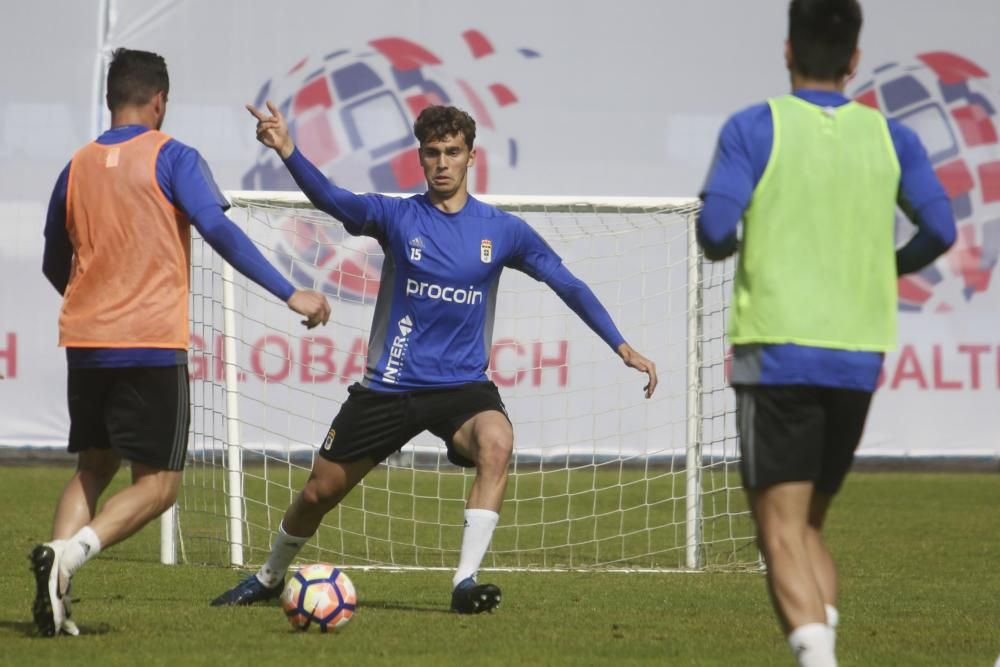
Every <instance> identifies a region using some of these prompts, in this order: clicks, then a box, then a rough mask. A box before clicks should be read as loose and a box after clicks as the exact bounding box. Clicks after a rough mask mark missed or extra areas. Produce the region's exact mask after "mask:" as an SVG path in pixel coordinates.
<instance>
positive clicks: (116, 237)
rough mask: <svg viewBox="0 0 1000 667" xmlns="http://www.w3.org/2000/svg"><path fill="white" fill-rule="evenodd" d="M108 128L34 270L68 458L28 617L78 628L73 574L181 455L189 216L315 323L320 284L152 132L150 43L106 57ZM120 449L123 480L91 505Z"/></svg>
mask: <svg viewBox="0 0 1000 667" xmlns="http://www.w3.org/2000/svg"><path fill="white" fill-rule="evenodd" d="M107 84H108V85H107V90H108V94H107V103H108V108H109V109H110V110H111V129H109V130H107V131H106V132H104V133H103V134H101V135H100V136H99V137H98V138H97V140H96V141H94V142H91V143H89V144H87V145H86V146H84V147H83V148H81V149H80V150H79V151H77V153H76V154H75V155H74V156H73V159H72V160H71V161H70V163H69V164H68V165H67V166H66V168H65V169H64V170H63V171H62V173H61V174H60V175H59V178H58V180H57V181H56V185H55V188H54V190H53V192H52V198H51V201H50V202H49V210H48V217H47V219H46V222H45V251H44V258H43V262H42V269H43V272H44V273H45V276H46V277H47V278H48V279H49V281H50V282H51V283H52V286H53V287H55V288H56V290H58V292H59V293H60V294H63V295H64V299H63V305H62V309H61V311H60V316H59V344H60V345H61V346H64V347H66V359H67V365H68V367H69V373H68V394H69V416H70V433H69V451H70V452H75V453H76V454H77V469H76V472H75V473H74V474H73V476H72V477H71V478H70V481H69V483H68V484H67V485H66V487H65V489H64V490H63V492H62V495H61V497H60V498H59V502H58V505H57V506H56V513H55V519H54V521H53V526H52V540H51V541H50V542H46V543H44V544H39V545H38V546H36V547H35V548H34V550H33V551H32V553H31V556H30V558H31V562H32V569H33V570H34V574H35V582H36V588H37V591H36V596H35V601H34V607H33V615H34V622H35V625H36V626H37V628H38V631H39V632H40V633H41V634H42V635H44V636H50V637H51V636H54V635H57V634H59V633H66V634H78V632H79V630H78V628H77V626H76V624H75V623H74V622H73V620H72V619H71V618H70V613H69V585H70V579H71V577H72V576H73V574H74V573H75V572H76V571H77V570H78V569H79V568H80V566H82V565H83V564H84V563H85V562H86V561H87V560H89V559H90V558H93V557H94V556H96V555H97V554H98V553H99V552H100V551H102V550H104V549H107V548H108V547H110V546H111V545H113V544H116V543H118V542H120V541H122V540H124V539H126V538H127V537H129V536H130V535H132V534H133V533H135V532H136V531H138V530H139V529H140V528H142V526H144V525H145V524H146V523H148V522H149V521H150V520H152V519H154V518H155V517H157V516H159V515H160V514H162V513H163V511H164V510H166V509H167V508H169V507H170V506H172V505H173V504H174V501H175V500H176V497H177V489H178V486H179V484H180V480H181V474H182V471H183V468H184V460H185V454H186V452H187V441H188V427H189V424H190V404H189V400H188V372H187V349H188V335H189V333H188V332H189V323H188V289H189V273H190V267H189V255H190V226H191V225H192V224H193V225H194V226H195V228H197V230H198V231H199V232H200V234H201V236H202V238H204V239H205V240H206V241H207V242H208V243H209V245H211V246H212V247H213V248H214V249H215V250H216V251H217V252H218V253H219V254H220V255H222V256H223V257H224V258H225V259H226V260H227V261H228V262H229V263H230V264H232V265H233V266H234V267H235V268H236V269H238V270H239V271H240V272H242V273H243V274H244V275H246V276H247V277H249V278H251V279H252V280H254V281H255V282H257V283H259V284H260V285H261V286H262V287H264V288H265V289H267V290H268V291H269V292H271V294H273V295H274V296H276V297H277V298H279V299H281V300H282V301H285V302H286V303H287V304H288V307H289V308H291V309H292V310H293V311H295V312H297V313H299V314H301V315H304V316H305V317H306V319H305V320H304V321H303V324H305V325H306V326H307V327H309V328H312V327H314V326H317V325H318V324H320V323H326V321H327V320H328V319H329V316H330V305H329V303H328V302H327V300H326V297H324V296H323V295H322V294H319V293H318V292H314V291H311V290H308V291H307V290H296V289H295V288H294V287H293V286H292V284H291V283H289V282H288V280H286V279H285V278H284V277H283V276H282V275H281V274H280V273H278V271H277V270H276V269H275V268H274V267H273V266H271V265H270V264H269V263H268V262H267V260H266V259H264V256H263V255H261V253H260V251H259V250H257V247H256V246H255V245H254V244H253V243H252V242H251V241H250V239H248V238H247V237H246V235H244V234H243V232H242V231H241V230H240V229H239V228H238V227H236V225H234V224H233V223H232V222H230V221H229V219H228V218H226V216H225V210H226V209H227V208H228V203H227V202H226V201H225V199H223V197H222V195H221V193H220V192H219V189H218V187H216V185H215V182H214V181H213V180H212V174H211V172H210V171H209V169H208V165H206V164H205V161H204V160H203V159H202V158H201V156H200V155H199V154H198V151H196V150H194V149H193V148H190V147H188V146H185V145H184V144H182V143H180V142H179V141H176V140H175V139H172V138H170V137H169V136H167V135H166V134H163V133H162V132H160V131H159V130H160V127H161V125H162V124H163V119H164V117H165V115H166V112H167V94H168V91H169V89H170V83H169V78H168V76H167V66H166V62H165V61H164V60H163V58H162V57H161V56H159V55H157V54H155V53H149V52H146V51H134V50H129V49H118V50H116V51H115V52H114V54H113V56H112V60H111V64H110V67H109V69H108V80H107ZM122 459H125V460H127V461H129V463H130V464H131V472H132V484H131V485H130V486H128V487H126V488H125V489H123V490H122V491H120V492H118V493H116V494H115V495H114V496H112V497H111V498H109V499H108V500H107V502H105V503H104V505H103V506H102V507H101V509H100V511H98V510H97V503H98V500H99V498H100V497H101V494H102V493H103V492H104V490H105V489H106V488H107V487H108V484H109V483H110V482H111V480H112V478H113V477H114V476H115V473H116V472H117V471H118V468H119V466H120V465H121V461H122Z"/></svg>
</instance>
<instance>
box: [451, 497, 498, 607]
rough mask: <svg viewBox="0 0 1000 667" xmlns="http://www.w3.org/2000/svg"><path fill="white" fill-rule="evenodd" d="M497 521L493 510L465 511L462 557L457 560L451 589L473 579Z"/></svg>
mask: <svg viewBox="0 0 1000 667" xmlns="http://www.w3.org/2000/svg"><path fill="white" fill-rule="evenodd" d="M499 520H500V515H499V514H497V513H496V512H494V511H493V510H465V531H464V532H463V533H462V555H461V556H460V557H459V559H458V569H457V570H455V576H454V577H453V578H452V580H451V585H452V587H453V588H454V587H455V586H457V585H458V582H460V581H464V580H465V579H468V578H469V577H473V578H475V576H476V573H477V572H478V571H479V566H480V565H481V564H482V562H483V556H485V555H486V549H488V548H489V546H490V540H491V539H493V531H494V529H496V527H497V522H498V521H499Z"/></svg>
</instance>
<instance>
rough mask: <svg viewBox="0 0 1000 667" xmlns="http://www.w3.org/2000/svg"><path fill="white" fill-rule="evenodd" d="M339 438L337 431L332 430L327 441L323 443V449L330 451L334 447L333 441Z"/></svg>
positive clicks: (327, 435)
mask: <svg viewBox="0 0 1000 667" xmlns="http://www.w3.org/2000/svg"><path fill="white" fill-rule="evenodd" d="M336 437H337V429H335V428H331V429H330V430H329V431H328V432H327V434H326V439H325V440H324V441H323V449H325V450H326V451H330V449H331V448H332V447H333V439H334V438H336Z"/></svg>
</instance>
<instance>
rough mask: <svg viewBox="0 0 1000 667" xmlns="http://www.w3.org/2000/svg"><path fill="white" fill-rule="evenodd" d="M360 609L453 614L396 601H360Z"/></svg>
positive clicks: (448, 611) (440, 609) (443, 610)
mask: <svg viewBox="0 0 1000 667" xmlns="http://www.w3.org/2000/svg"><path fill="white" fill-rule="evenodd" d="M358 609H389V610H392V611H419V612H425V613H428V614H451V613H452V612H451V610H450V609H448V608H446V607H429V606H414V605H412V604H403V603H401V602H396V601H395V600H369V599H365V600H363V601H358Z"/></svg>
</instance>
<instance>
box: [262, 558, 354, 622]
mask: <svg viewBox="0 0 1000 667" xmlns="http://www.w3.org/2000/svg"><path fill="white" fill-rule="evenodd" d="M357 603H358V596H357V593H355V591H354V584H353V583H351V580H350V578H348V576H347V575H346V574H344V573H343V572H341V571H340V570H339V569H337V568H336V567H334V566H333V565H329V564H327V563H315V564H313V565H306V566H305V567H303V568H302V569H301V570H299V571H298V572H296V573H295V576H294V577H292V578H291V580H290V581H289V582H288V585H287V586H285V590H284V591H283V592H282V593H281V607H282V609H284V611H285V616H287V617H288V621H289V622H290V623H291V624H292V627H293V628H295V629H296V630H308V629H309V628H311V627H316V628H319V631H320V632H329V631H331V630H336V629H337V628H342V627H343V626H345V625H347V622H348V621H349V620H351V617H352V616H354V609H355V607H356V606H357Z"/></svg>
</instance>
